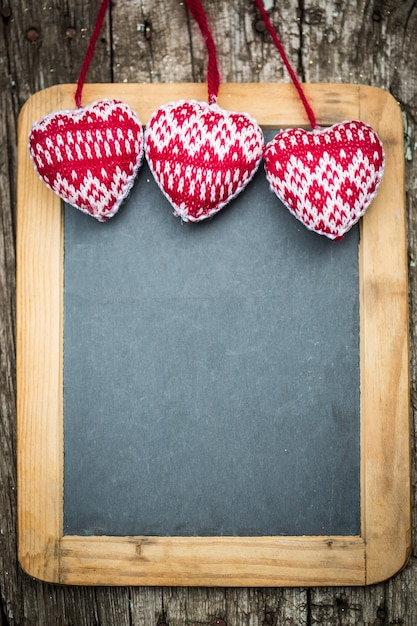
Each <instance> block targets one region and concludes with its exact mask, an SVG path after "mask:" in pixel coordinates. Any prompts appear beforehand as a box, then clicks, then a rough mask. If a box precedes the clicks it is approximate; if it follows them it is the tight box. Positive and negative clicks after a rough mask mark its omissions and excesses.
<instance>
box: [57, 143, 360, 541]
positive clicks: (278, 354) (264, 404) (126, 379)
mask: <svg viewBox="0 0 417 626" xmlns="http://www.w3.org/2000/svg"><path fill="white" fill-rule="evenodd" d="M273 134H274V133H273V132H269V134H268V133H266V136H267V138H268V137H271V136H273ZM358 237H359V235H358V229H357V228H354V229H353V230H352V231H351V232H350V233H349V234H348V235H347V236H346V237H345V238H344V240H343V241H341V242H337V243H335V242H331V241H329V240H327V239H326V238H324V237H320V236H318V235H316V234H314V233H311V232H309V231H307V230H306V229H305V228H304V227H303V226H302V225H301V224H300V223H299V222H298V221H297V220H296V219H295V218H293V217H292V216H291V215H290V214H289V212H288V211H287V210H286V209H285V208H284V207H282V205H280V203H279V202H278V200H277V198H276V196H275V195H274V194H273V193H271V192H270V190H269V187H268V183H267V181H266V179H265V176H264V172H263V169H262V167H261V168H260V170H259V172H258V174H257V175H256V177H255V179H254V180H253V181H252V183H251V184H250V185H249V186H248V187H247V189H246V190H245V191H244V192H243V194H241V195H240V196H239V197H238V198H237V199H236V200H234V201H233V203H231V204H230V205H229V206H228V207H226V208H225V209H224V210H223V211H222V212H221V213H220V214H218V215H217V216H215V217H214V218H213V219H212V220H210V221H208V222H205V223H202V224H183V223H182V222H181V221H180V220H179V219H178V218H175V217H174V216H173V215H172V208H171V206H170V205H169V203H168V202H167V200H166V199H165V198H164V196H163V195H162V194H161V192H160V190H159V189H158V187H157V186H156V184H155V183H154V181H153V179H152V176H151V174H150V173H149V170H148V169H147V167H146V165H145V166H144V167H143V169H142V170H141V172H140V174H139V177H138V180H137V182H136V185H135V187H134V189H133V191H132V193H131V195H130V197H129V199H128V202H127V203H126V205H125V206H124V207H123V208H122V209H121V211H120V213H119V214H118V215H117V216H116V217H115V218H114V219H113V220H111V221H110V222H109V223H106V224H99V223H97V222H96V221H95V220H92V219H87V218H86V217H85V216H84V215H82V214H81V213H80V212H78V211H76V210H74V209H72V208H71V207H66V208H65V260H64V281H65V290H64V312H65V313H64V355H65V358H64V431H65V438H64V449H65V455H64V477H65V481H64V485H65V486H64V533H65V534H67V535H103V534H104V535H122V536H123V535H181V536H193V535H197V536H211V535H213V536H219V535H239V536H258V535H280V534H281V535H358V534H359V532H360V477H359V473H360V458H359V456H360V452H359V430H360V428H359V425H360V417H359V389H360V385H359V303H358V302H359V296H358Z"/></svg>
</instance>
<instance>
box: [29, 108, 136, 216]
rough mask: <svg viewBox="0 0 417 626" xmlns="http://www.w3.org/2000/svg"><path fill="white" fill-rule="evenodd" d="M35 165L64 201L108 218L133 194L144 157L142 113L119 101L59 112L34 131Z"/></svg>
mask: <svg viewBox="0 0 417 626" xmlns="http://www.w3.org/2000/svg"><path fill="white" fill-rule="evenodd" d="M29 151H30V155H31V158H32V161H33V164H34V166H35V168H36V170H37V172H38V174H39V176H40V177H41V178H42V180H43V181H44V182H45V183H46V184H47V185H48V187H49V188H50V189H52V190H53V191H55V192H56V193H57V194H58V195H59V196H60V197H61V198H62V199H63V200H64V201H65V202H68V203H69V204H71V205H73V206H74V207H76V208H77V209H80V210H81V211H83V212H84V213H87V214H89V215H91V216H93V217H95V218H96V219H97V220H98V221H100V222H105V221H107V220H108V219H110V218H111V217H113V215H115V213H117V211H118V209H119V207H120V205H121V203H122V202H123V200H124V199H125V198H126V196H127V194H128V193H129V191H130V189H131V187H132V185H133V183H134V180H135V177H136V174H137V172H138V169H139V167H140V165H141V163H142V158H143V131H142V126H141V123H140V121H139V119H138V117H137V115H136V114H135V113H134V111H132V109H131V108H130V107H129V106H128V105H127V104H124V103H123V102H120V101H119V100H100V101H99V102H95V103H94V104H91V105H89V106H86V107H81V108H79V109H74V110H70V111H56V112H55V113H52V114H51V115H48V116H46V117H44V118H43V119H41V120H40V121H38V122H36V123H35V124H34V125H33V127H32V130H31V132H30V135H29Z"/></svg>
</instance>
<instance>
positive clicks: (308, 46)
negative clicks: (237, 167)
mask: <svg viewBox="0 0 417 626" xmlns="http://www.w3.org/2000/svg"><path fill="white" fill-rule="evenodd" d="M203 2H204V6H205V7H206V10H207V13H208V20H209V23H210V25H211V28H212V31H213V35H214V38H215V40H216V42H217V46H218V59H219V65H220V70H221V76H222V80H223V81H231V82H240V81H254V82H256V81H286V82H287V81H288V76H287V74H286V72H285V71H283V67H282V63H281V61H280V59H279V58H278V55H277V52H276V50H275V49H274V48H273V45H272V44H271V42H270V39H269V36H268V35H267V34H266V32H265V30H264V28H263V24H262V22H261V21H260V19H259V15H258V14H257V11H256V9H255V7H254V3H253V0H233V1H228V0H203ZM98 4H99V2H98V0H88V1H86V0H37V1H36V2H31V1H30V0H0V220H1V226H0V366H1V369H0V371H1V375H0V446H1V451H0V560H1V561H0V563H1V567H0V626H5V625H6V624H7V625H16V626H17V625H19V626H21V625H28V626H37V625H39V626H53V625H57V626H69V625H71V626H97V625H100V626H139V625H140V626H158V625H159V626H163V625H169V626H205V625H212V624H213V625H217V626H271V625H272V626H273V625H287V626H290V625H291V626H309V625H313V624H320V625H324V626H325V625H327V624H328V625H333V624H334V625H338V626H345V625H346V626H347V625H352V626H353V625H355V626H356V625H362V624H363V625H372V626H388V625H394V624H403V625H406V626H416V624H417V558H416V555H417V551H416V541H415V539H414V543H413V555H412V557H411V559H410V561H409V563H408V565H407V566H406V568H405V569H404V570H403V571H402V572H401V573H399V574H398V575H397V576H395V577H394V578H393V579H391V580H389V581H388V582H386V583H384V584H380V585H376V586H373V587H369V588H313V589H300V588H297V589H188V588H187V589H183V588H130V587H128V588H88V587H87V588H80V587H61V586H54V585H49V584H43V583H41V582H38V581H36V580H34V579H32V578H30V577H28V576H27V575H25V574H24V573H23V572H22V571H21V569H20V568H19V565H18V563H17V559H16V524H17V519H16V518H17V516H16V407H15V391H16V384H15V211H16V168H17V150H16V135H17V118H18V114H19V110H20V109H21V107H22V105H23V103H24V102H25V101H26V100H27V98H29V97H30V95H31V94H33V93H34V92H35V91H37V90H40V89H43V88H44V87H47V86H49V85H53V84H56V83H66V82H74V81H75V80H76V79H77V76H78V72H79V70H80V67H81V63H82V60H83V57H84V54H85V50H86V46H87V43H88V39H89V36H90V34H91V31H92V27H93V24H94V21H95V16H96V12H97V8H98ZM265 6H266V7H267V9H268V10H269V11H270V16H271V18H272V20H273V22H274V24H275V25H276V26H277V27H278V28H279V32H280V35H281V37H282V40H283V42H284V45H285V47H286V50H287V51H288V54H289V56H290V59H291V61H292V63H293V65H294V67H295V68H296V69H297V71H298V74H299V76H300V77H301V78H302V79H303V80H305V81H308V82H335V83H365V84H369V85H374V86H377V87H382V88H384V89H386V90H388V91H390V92H391V93H392V94H393V96H394V97H395V98H396V99H397V101H398V102H399V104H400V105H401V108H402V111H403V114H404V129H405V131H404V132H405V160H406V189H407V210H408V244H409V278H410V338H411V392H412V406H411V411H412V416H413V422H412V424H413V427H412V428H413V430H412V433H411V445H412V453H413V459H414V461H413V509H414V512H416V509H417V506H416V498H415V486H416V476H417V474H416V458H417V454H416V453H417V449H416V421H415V414H416V404H417V391H416V376H417V342H416V340H415V339H416V337H415V331H414V328H415V326H416V318H417V301H416V299H417V269H416V263H417V198H416V188H417V162H416V159H415V148H416V145H417V143H416V142H417V136H416V126H417V67H416V63H417V3H416V2H414V1H413V0H330V1H327V0H282V2H278V0H275V1H274V0H265ZM205 67H206V54H205V49H204V45H203V43H202V41H201V38H200V34H199V31H198V29H197V28H196V26H195V24H194V23H192V21H191V20H190V17H189V15H188V14H187V11H186V8H185V6H184V2H180V1H179V0H117V1H116V2H115V3H114V5H113V7H112V10H111V13H110V14H109V16H108V19H107V20H106V23H105V26H104V28H103V31H102V33H101V37H100V40H99V43H98V47H97V50H96V54H95V57H94V60H93V63H92V66H91V69H90V73H89V77H88V79H89V81H90V82H112V81H114V82H135V83H141V82H150V81H154V82H172V81H176V82H180V81H204V80H205ZM115 95H116V94H115ZM398 184H402V181H398ZM415 518H417V516H415ZM415 528H416V524H415V520H414V530H415ZM416 534H417V533H415V535H414V536H416Z"/></svg>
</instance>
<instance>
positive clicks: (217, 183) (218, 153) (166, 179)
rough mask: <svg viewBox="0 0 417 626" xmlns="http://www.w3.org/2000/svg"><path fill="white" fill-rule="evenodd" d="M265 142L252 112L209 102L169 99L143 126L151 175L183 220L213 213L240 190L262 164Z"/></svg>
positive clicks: (190, 219) (194, 219) (193, 219)
mask: <svg viewBox="0 0 417 626" xmlns="http://www.w3.org/2000/svg"><path fill="white" fill-rule="evenodd" d="M263 146H264V141H263V134H262V131H261V129H260V128H259V126H258V124H257V123H256V121H255V120H253V119H252V118H251V117H250V116H249V115H247V114H245V113H232V112H229V111H225V110H223V109H221V108H219V107H218V106H217V105H216V104H211V105H209V104H206V103H205V102H196V101H179V102H171V103H168V104H166V105H164V106H162V107H160V108H159V109H158V110H157V111H156V112H155V113H154V114H153V116H152V117H151V119H150V120H149V122H148V125H147V127H146V131H145V154H146V158H147V161H148V163H149V167H150V169H151V171H152V174H153V176H154V178H155V180H156V182H157V184H158V185H159V187H160V188H161V190H162V191H163V193H164V194H165V195H166V197H167V198H168V200H169V201H170V202H171V204H172V205H173V207H174V209H175V210H174V214H175V215H177V216H180V217H181V219H182V220H183V221H185V222H197V221H201V220H204V219H206V218H208V217H211V216H212V215H214V214H215V213H217V212H218V211H219V210H220V209H221V208H222V207H224V206H225V205H226V204H227V203H228V202H230V200H232V198H234V197H235V196H236V195H237V194H239V193H240V192H241V191H242V190H243V189H244V187H245V186H246V185H247V184H248V182H249V181H250V180H251V178H252V177H253V175H254V174H255V172H256V170H257V169H258V166H259V163H260V161H261V158H262V151H263Z"/></svg>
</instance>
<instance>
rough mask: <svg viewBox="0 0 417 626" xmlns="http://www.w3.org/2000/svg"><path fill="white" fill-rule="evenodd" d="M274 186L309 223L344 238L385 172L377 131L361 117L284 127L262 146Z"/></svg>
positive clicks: (319, 231) (303, 221)
mask: <svg viewBox="0 0 417 626" xmlns="http://www.w3.org/2000/svg"><path fill="white" fill-rule="evenodd" d="M264 158H265V171H266V177H267V179H268V181H269V183H270V185H271V189H272V190H273V191H274V192H275V193H276V195H277V196H278V198H279V199H280V200H281V201H282V202H283V203H284V204H285V205H286V206H287V207H288V209H289V210H290V211H291V213H293V214H294V215H295V217H296V218H297V219H299V220H300V221H301V222H302V223H303V224H304V225H305V226H306V227H307V228H309V229H310V230H313V231H315V232H317V233H319V234H321V235H325V236H327V237H329V238H330V239H340V238H342V237H343V235H344V234H345V233H346V232H347V231H348V230H349V229H350V228H351V227H352V226H353V225H354V224H355V223H356V222H357V221H358V220H359V219H360V218H361V217H362V215H363V214H364V213H365V211H366V209H367V207H368V206H369V204H370V203H371V201H372V199H373V198H374V196H375V194H376V192H377V189H378V186H379V184H380V182H381V178H382V174H383V171H384V150H383V147H382V143H381V141H380V139H379V137H378V135H377V134H376V133H375V131H374V130H373V129H372V128H371V127H370V126H368V125H367V124H365V123H363V122H360V121H352V122H342V123H340V124H336V125H335V126H332V127H331V128H328V129H319V128H315V129H313V131H309V132H308V131H305V130H302V129H300V128H296V129H291V130H284V131H281V132H280V133H278V135H277V136H276V137H275V138H274V139H273V140H272V141H271V142H270V143H269V144H268V145H267V146H266V148H265V151H264Z"/></svg>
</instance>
